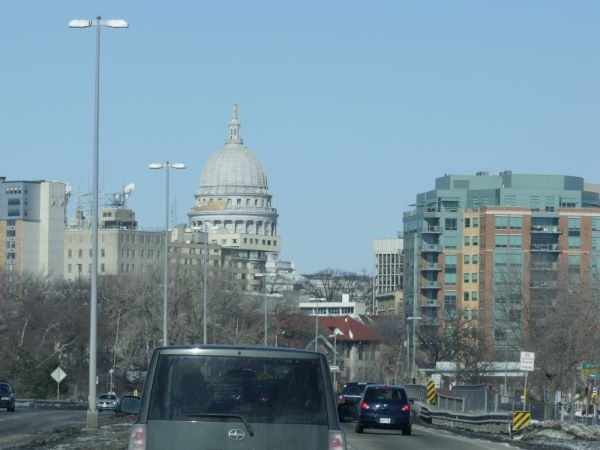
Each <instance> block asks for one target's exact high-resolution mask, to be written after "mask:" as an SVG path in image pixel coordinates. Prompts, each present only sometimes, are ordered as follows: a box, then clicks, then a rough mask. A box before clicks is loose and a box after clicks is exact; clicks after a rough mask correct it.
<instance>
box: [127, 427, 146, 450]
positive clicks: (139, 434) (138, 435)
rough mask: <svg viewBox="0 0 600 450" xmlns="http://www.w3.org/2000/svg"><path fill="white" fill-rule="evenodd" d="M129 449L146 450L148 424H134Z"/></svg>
mask: <svg viewBox="0 0 600 450" xmlns="http://www.w3.org/2000/svg"><path fill="white" fill-rule="evenodd" d="M129 450H146V425H133V426H132V427H131V434H130V435H129Z"/></svg>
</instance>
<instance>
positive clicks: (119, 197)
mask: <svg viewBox="0 0 600 450" xmlns="http://www.w3.org/2000/svg"><path fill="white" fill-rule="evenodd" d="M134 187H135V184H133V183H129V184H128V185H127V186H125V187H124V188H123V190H122V191H121V192H115V193H113V194H108V195H107V197H108V202H109V205H110V206H111V207H113V208H125V205H126V204H127V200H128V199H129V197H130V196H131V194H132V192H133V189H134Z"/></svg>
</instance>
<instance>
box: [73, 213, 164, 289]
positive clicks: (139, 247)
mask: <svg viewBox="0 0 600 450" xmlns="http://www.w3.org/2000/svg"><path fill="white" fill-rule="evenodd" d="M164 238H165V233H164V232H160V231H143V230H139V229H138V226H137V221H136V220H135V213H134V212H133V211H132V210H130V209H127V208H117V207H113V208H106V209H102V210H101V211H100V213H99V224H98V275H123V274H131V275H134V274H144V273H148V272H151V271H160V270H162V267H163V265H164V263H163V261H164V260H163V259H162V258H163V252H164ZM63 251H64V276H65V278H66V279H68V280H73V279H77V278H79V277H89V276H90V273H91V270H92V229H91V228H90V227H89V226H85V225H83V226H74V227H72V228H69V229H67V231H66V233H65V245H64V250H63Z"/></svg>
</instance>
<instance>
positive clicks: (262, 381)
mask: <svg viewBox="0 0 600 450" xmlns="http://www.w3.org/2000/svg"><path fill="white" fill-rule="evenodd" d="M157 364H158V366H157V371H156V377H155V378H154V382H153V385H152V392H151V395H150V399H149V409H148V420H211V417H210V414H237V415H241V416H243V417H244V419H246V420H247V421H248V422H251V423H295V424H317V425H325V424H327V414H326V412H325V408H326V405H325V404H324V403H325V393H324V392H325V391H324V386H323V374H322V373H321V365H320V363H319V360H317V359H289V358H255V357H242V356H214V355H210V356H204V355H161V356H160V357H159V359H158V363H157ZM216 417H218V418H216ZM216 417H215V420H220V421H222V420H223V418H222V417H220V416H216Z"/></svg>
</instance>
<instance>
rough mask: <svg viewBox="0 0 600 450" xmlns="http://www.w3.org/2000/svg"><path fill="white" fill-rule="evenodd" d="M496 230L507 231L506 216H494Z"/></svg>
mask: <svg viewBox="0 0 600 450" xmlns="http://www.w3.org/2000/svg"><path fill="white" fill-rule="evenodd" d="M496 230H508V216H496Z"/></svg>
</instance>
